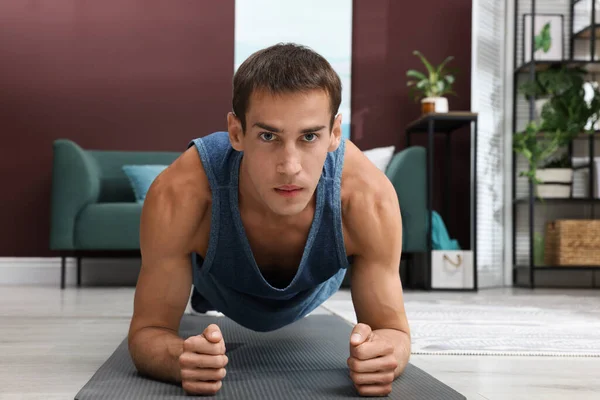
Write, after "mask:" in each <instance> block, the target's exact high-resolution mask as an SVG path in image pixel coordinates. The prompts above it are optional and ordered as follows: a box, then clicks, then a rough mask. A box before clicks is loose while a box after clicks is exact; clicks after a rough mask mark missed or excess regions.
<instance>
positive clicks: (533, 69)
mask: <svg viewBox="0 0 600 400" xmlns="http://www.w3.org/2000/svg"><path fill="white" fill-rule="evenodd" d="M530 1H531V9H530V11H529V12H526V13H527V14H529V15H531V32H530V33H531V37H530V40H531V46H530V51H531V52H530V55H529V59H530V60H531V61H528V62H525V57H524V56H523V60H522V62H521V63H520V64H519V65H517V48H518V43H517V41H518V40H519V39H521V40H522V41H523V42H522V46H523V49H525V40H527V39H526V38H525V24H523V31H522V34H521V35H518V34H517V32H518V29H517V22H518V21H519V18H520V15H519V0H516V1H515V15H514V17H515V19H514V24H515V25H514V29H515V35H514V54H513V59H514V66H513V70H514V74H513V87H514V90H513V110H512V111H513V121H512V122H513V124H512V131H513V133H514V132H517V99H518V96H521V95H522V94H520V93H519V91H518V80H519V76H520V75H523V74H527V75H528V76H529V80H530V81H534V80H535V76H536V73H537V72H539V71H543V70H545V69H547V68H550V67H553V66H567V67H580V68H582V69H584V70H586V71H587V72H588V73H600V61H599V60H598V59H597V58H596V38H600V23H597V22H596V2H595V1H592V2H591V4H592V9H591V16H590V23H589V24H587V25H586V26H585V27H584V28H582V29H579V30H578V31H577V32H575V33H573V26H574V17H575V5H576V4H577V3H578V2H579V1H580V0H564V1H565V2H568V3H570V4H569V9H570V14H569V15H568V24H569V25H568V40H569V43H570V48H569V52H568V53H569V54H568V56H567V57H563V59H561V60H544V61H542V60H535V57H534V53H535V49H534V46H533V43H535V28H536V26H535V16H536V15H537V14H538V13H537V9H536V8H537V5H538V4H540V3H542V4H543V3H544V1H543V0H538V1H536V0H530ZM540 14H543V13H540ZM598 22H600V21H598ZM563 32H564V29H563ZM563 40H564V39H563ZM578 40H589V42H590V43H589V46H590V47H589V48H590V50H589V53H590V54H589V59H588V60H581V59H575V57H574V47H575V42H576V41H578ZM563 45H564V41H563ZM564 55H565V54H564V53H563V56H564ZM528 106H529V119H528V121H533V120H535V99H534V98H533V97H531V98H530V99H529V104H528ZM597 134H598V132H596V134H591V135H580V137H577V138H575V139H574V140H587V142H588V159H589V163H587V164H586V165H584V166H583V168H586V167H587V168H588V169H589V174H588V178H589V180H588V185H589V186H588V197H587V198H573V197H570V198H560V199H559V198H546V199H541V200H540V199H538V198H537V197H536V196H535V187H534V184H533V181H532V180H531V179H529V181H528V186H529V187H528V195H527V196H526V197H524V198H523V197H516V189H517V175H518V172H519V171H517V158H516V153H514V152H513V160H514V161H513V171H512V188H513V197H514V198H513V204H512V207H513V218H512V224H513V243H512V248H513V260H512V261H513V262H512V265H513V285H514V286H518V287H528V288H532V289H533V288H535V287H536V284H535V281H536V271H593V272H594V273H595V271H599V270H600V266H566V267H562V266H546V265H535V263H534V233H535V232H534V230H535V228H534V222H535V221H534V217H535V207H536V205H538V204H540V203H542V202H543V203H544V204H546V205H550V206H552V205H561V204H580V205H589V206H591V214H592V218H595V209H594V206H595V205H596V204H597V203H600V198H596V197H595V193H594V146H595V139H596V138H595V136H596V135H597ZM568 150H569V157H572V154H573V143H571V144H570V145H569V149H568ZM579 168H581V167H579ZM523 205H527V206H528V218H529V219H528V231H529V232H528V233H529V257H528V261H529V262H528V265H522V264H518V263H517V218H518V208H519V207H522V206H523ZM523 272H524V273H525V274H526V276H528V282H527V283H526V284H524V283H520V282H519V277H520V274H522V273H523Z"/></svg>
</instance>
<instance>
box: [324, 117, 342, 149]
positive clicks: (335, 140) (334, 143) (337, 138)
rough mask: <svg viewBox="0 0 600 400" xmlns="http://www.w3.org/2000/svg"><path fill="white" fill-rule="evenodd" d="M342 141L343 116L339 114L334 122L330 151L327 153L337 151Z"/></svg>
mask: <svg viewBox="0 0 600 400" xmlns="http://www.w3.org/2000/svg"><path fill="white" fill-rule="evenodd" d="M341 141H342V114H338V115H337V116H336V117H335V119H334V120H333V127H332V129H331V135H330V138H329V149H327V151H336V150H337V148H338V147H339V145H340V143H341Z"/></svg>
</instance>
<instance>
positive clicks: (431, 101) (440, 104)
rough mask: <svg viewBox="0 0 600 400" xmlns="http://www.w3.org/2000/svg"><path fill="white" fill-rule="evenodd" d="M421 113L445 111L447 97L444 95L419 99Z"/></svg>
mask: <svg viewBox="0 0 600 400" xmlns="http://www.w3.org/2000/svg"><path fill="white" fill-rule="evenodd" d="M421 106H422V107H421V109H422V111H423V114H427V113H428V112H436V113H447V112H448V99H447V98H446V97H425V98H424V99H422V100H421Z"/></svg>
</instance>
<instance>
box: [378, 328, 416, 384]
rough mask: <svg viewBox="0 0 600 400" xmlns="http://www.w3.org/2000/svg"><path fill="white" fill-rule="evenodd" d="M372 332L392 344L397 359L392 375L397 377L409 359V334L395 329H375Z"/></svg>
mask: <svg viewBox="0 0 600 400" xmlns="http://www.w3.org/2000/svg"><path fill="white" fill-rule="evenodd" d="M373 332H375V333H376V334H377V335H380V336H382V337H384V338H386V339H388V340H389V341H390V342H392V343H393V344H394V356H395V357H396V360H398V367H397V368H396V370H395V371H394V376H395V377H396V378H397V377H398V376H400V375H401V374H402V372H404V369H405V368H406V365H407V364H408V360H409V359H410V336H409V335H408V334H407V333H406V332H402V331H399V330H396V329H377V330H374V331H373Z"/></svg>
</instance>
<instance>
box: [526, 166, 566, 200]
mask: <svg viewBox="0 0 600 400" xmlns="http://www.w3.org/2000/svg"><path fill="white" fill-rule="evenodd" d="M535 176H536V178H537V179H538V180H540V181H541V182H542V183H540V184H538V185H537V186H536V194H537V196H539V197H541V198H545V199H549V198H553V199H564V198H569V197H571V186H572V184H573V170H572V169H571V168H543V169H538V170H537V171H536V174H535Z"/></svg>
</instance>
